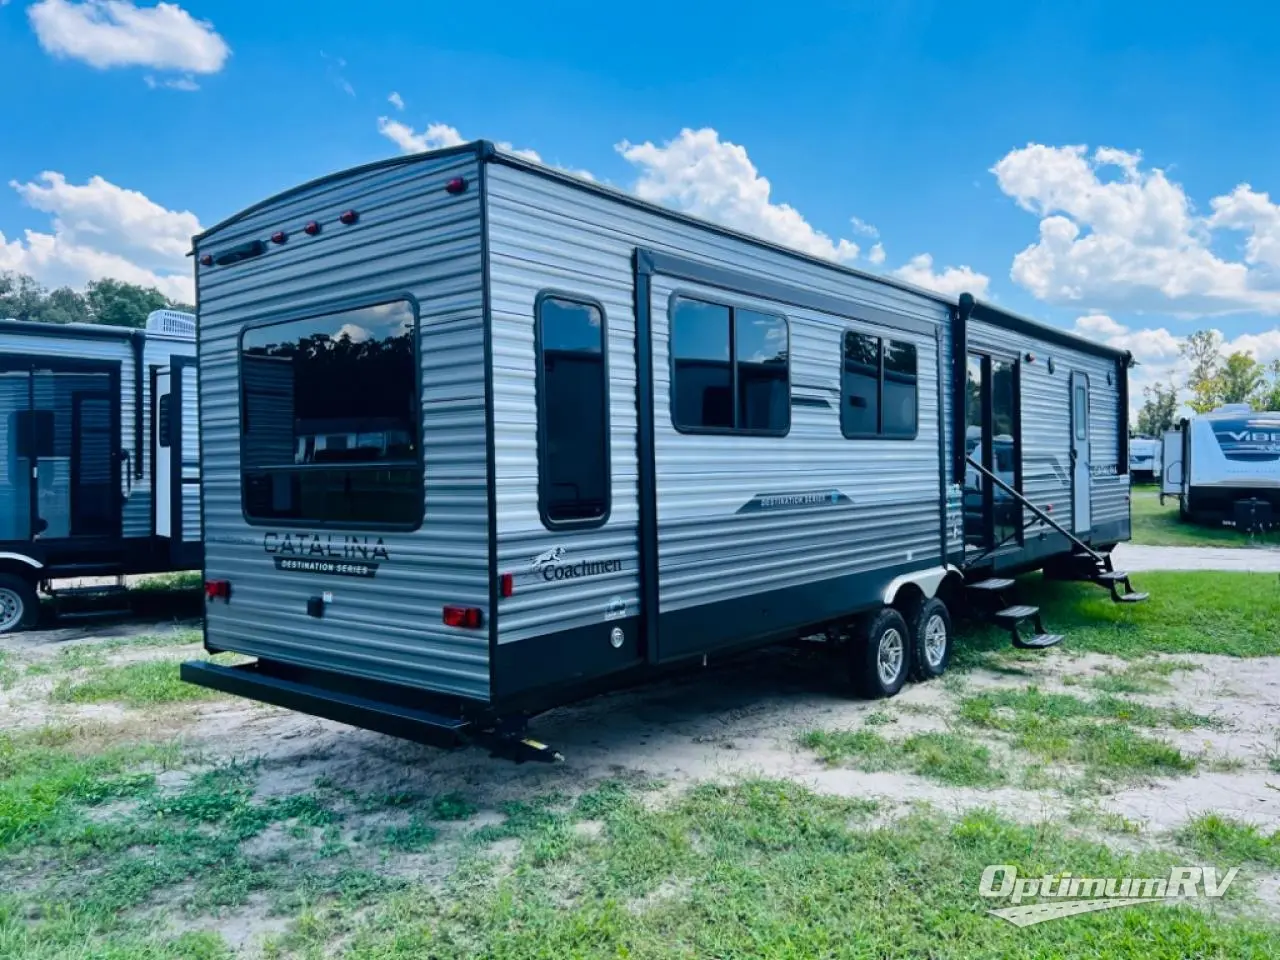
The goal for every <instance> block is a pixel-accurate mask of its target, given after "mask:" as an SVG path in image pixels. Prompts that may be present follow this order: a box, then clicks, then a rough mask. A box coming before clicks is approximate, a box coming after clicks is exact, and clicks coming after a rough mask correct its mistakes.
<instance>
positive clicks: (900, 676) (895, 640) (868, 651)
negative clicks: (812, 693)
mask: <svg viewBox="0 0 1280 960" xmlns="http://www.w3.org/2000/svg"><path fill="white" fill-rule="evenodd" d="M910 654H911V631H910V630H909V629H908V628H907V621H906V620H904V619H903V618H902V614H900V613H899V612H898V611H897V610H894V609H893V608H892V607H885V608H884V609H882V610H881V611H880V612H879V613H877V614H875V615H874V616H872V617H870V618H868V619H867V620H866V621H865V622H864V623H863V624H862V626H861V628H860V629H859V630H858V631H857V633H856V634H855V636H854V639H853V642H852V643H851V645H850V649H849V680H850V682H851V684H852V685H853V689H854V690H855V691H856V692H857V693H859V694H861V695H862V696H864V697H867V698H869V699H874V698H877V697H892V696H893V695H894V694H895V693H897V692H898V691H899V690H901V689H902V685H903V684H904V683H906V682H907V673H908V672H909V670H910Z"/></svg>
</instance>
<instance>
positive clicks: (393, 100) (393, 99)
mask: <svg viewBox="0 0 1280 960" xmlns="http://www.w3.org/2000/svg"><path fill="white" fill-rule="evenodd" d="M387 103H389V104H391V105H392V106H393V107H395V108H396V109H397V110H403V109H404V97H402V96H400V94H398V93H396V92H395V91H394V90H392V91H391V94H390V95H389V96H388V97H387Z"/></svg>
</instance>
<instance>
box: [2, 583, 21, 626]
mask: <svg viewBox="0 0 1280 960" xmlns="http://www.w3.org/2000/svg"><path fill="white" fill-rule="evenodd" d="M21 620H22V597H20V596H18V593H17V591H15V590H10V589H9V588H8V587H0V633H8V632H9V631H10V630H12V629H13V628H14V627H16V626H17V625H18V623H19V621H21Z"/></svg>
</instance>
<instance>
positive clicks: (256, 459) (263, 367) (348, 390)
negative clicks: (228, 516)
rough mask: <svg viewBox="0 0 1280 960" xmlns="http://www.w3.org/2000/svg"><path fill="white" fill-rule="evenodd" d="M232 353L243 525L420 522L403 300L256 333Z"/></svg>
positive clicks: (417, 427) (411, 338)
mask: <svg viewBox="0 0 1280 960" xmlns="http://www.w3.org/2000/svg"><path fill="white" fill-rule="evenodd" d="M240 354H241V355H240V378H241V396H242V401H243V402H242V406H241V467H242V469H243V471H244V476H243V487H244V508H245V513H246V514H247V515H248V516H249V517H250V518H254V519H260V520H295V521H299V522H314V523H340V524H350V525H361V524H374V525H378V524H395V525H415V524H417V523H418V522H420V521H421V519H422V496H423V493H422V468H421V462H420V450H419V444H420V435H421V422H420V420H419V417H418V387H417V381H418V378H417V365H418V360H417V344H416V324H415V318H414V312H413V307H412V306H411V305H410V304H409V303H408V302H407V301H403V300H400V301H395V302H392V303H384V304H378V305H376V306H371V307H361V308H358V309H354V310H344V311H341V312H338V313H331V314H326V315H324V316H319V317H308V318H306V319H303V320H291V321H287V322H285V323H275V324H270V325H267V326H261V327H254V328H251V329H248V330H246V331H245V332H244V334H243V336H242V338H241V345H240Z"/></svg>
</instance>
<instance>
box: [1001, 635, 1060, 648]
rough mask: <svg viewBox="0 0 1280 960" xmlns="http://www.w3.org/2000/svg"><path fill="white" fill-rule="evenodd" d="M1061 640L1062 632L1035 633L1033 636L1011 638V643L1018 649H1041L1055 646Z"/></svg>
mask: <svg viewBox="0 0 1280 960" xmlns="http://www.w3.org/2000/svg"><path fill="white" fill-rule="evenodd" d="M1061 642H1062V634H1060V633H1037V634H1036V635H1035V636H1034V637H1022V636H1016V637H1014V638H1013V645H1014V646H1015V647H1017V648H1018V649H1020V650H1043V649H1045V648H1046V647H1054V646H1057V645H1058V644H1060V643H1061Z"/></svg>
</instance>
